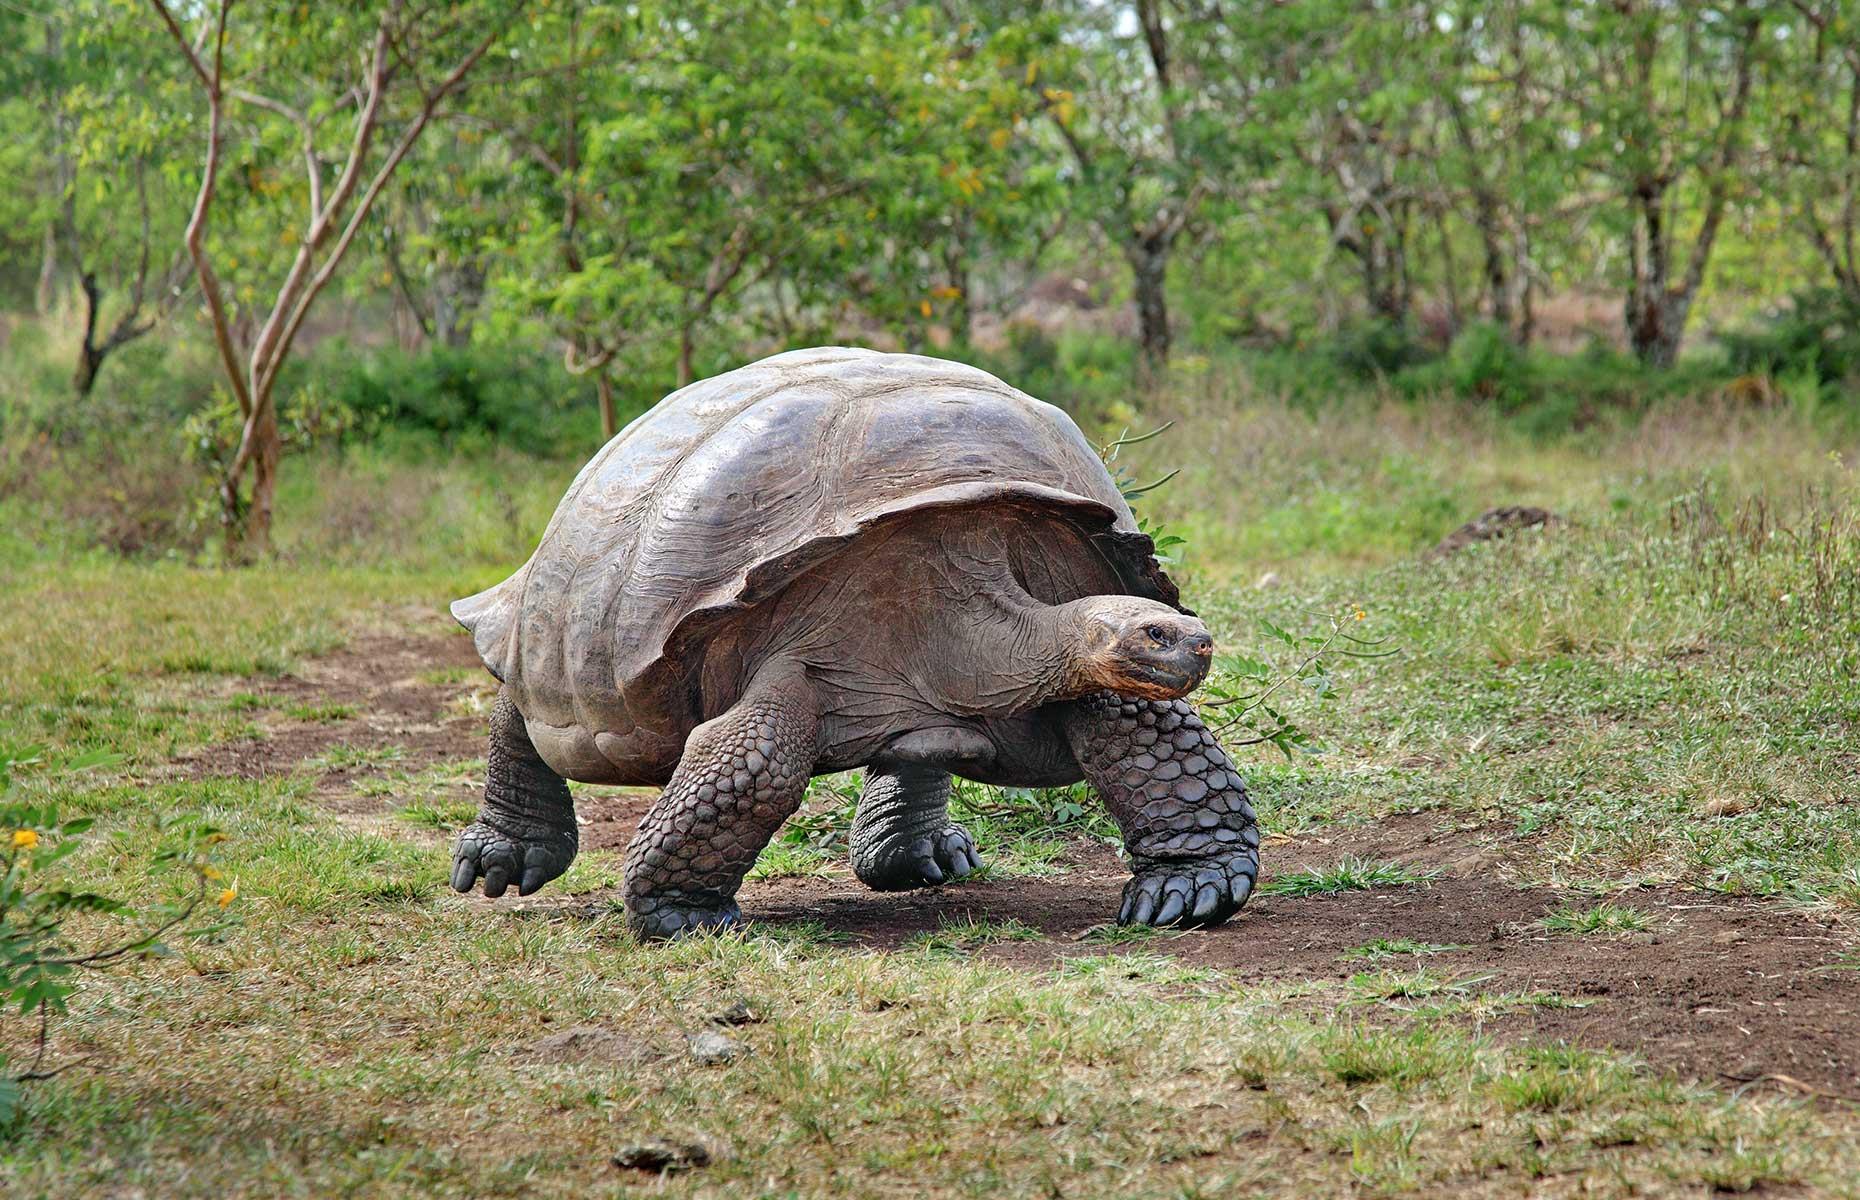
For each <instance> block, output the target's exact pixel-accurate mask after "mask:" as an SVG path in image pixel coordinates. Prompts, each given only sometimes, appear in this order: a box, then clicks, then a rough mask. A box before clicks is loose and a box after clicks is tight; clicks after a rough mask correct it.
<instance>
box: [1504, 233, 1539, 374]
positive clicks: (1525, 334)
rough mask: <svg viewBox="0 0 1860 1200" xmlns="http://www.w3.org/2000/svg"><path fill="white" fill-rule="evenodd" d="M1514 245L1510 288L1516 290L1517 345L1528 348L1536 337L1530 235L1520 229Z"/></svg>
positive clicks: (1535, 290)
mask: <svg viewBox="0 0 1860 1200" xmlns="http://www.w3.org/2000/svg"><path fill="white" fill-rule="evenodd" d="M1514 244H1515V246H1516V253H1517V258H1516V259H1515V260H1514V264H1515V267H1514V270H1513V271H1512V280H1513V281H1512V286H1513V287H1515V288H1516V289H1517V298H1518V345H1520V346H1529V345H1530V344H1531V342H1532V341H1534V340H1535V339H1536V337H1537V285H1536V281H1535V277H1534V276H1533V275H1532V274H1531V235H1530V234H1529V233H1528V232H1527V231H1526V230H1525V229H1524V228H1522V227H1520V228H1519V229H1518V233H1517V237H1516V238H1515V239H1514ZM1507 311H1509V301H1507Z"/></svg>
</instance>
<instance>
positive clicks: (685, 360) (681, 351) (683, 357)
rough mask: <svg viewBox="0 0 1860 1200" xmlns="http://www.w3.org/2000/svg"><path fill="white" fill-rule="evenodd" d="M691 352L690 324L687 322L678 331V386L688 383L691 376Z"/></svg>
mask: <svg viewBox="0 0 1860 1200" xmlns="http://www.w3.org/2000/svg"><path fill="white" fill-rule="evenodd" d="M691 354H692V336H691V326H690V325H689V324H687V325H685V326H684V327H683V328H681V329H680V330H679V331H678V386H679V387H684V386H685V385H686V384H688V383H690V382H691V380H692V378H693V375H692V372H691Z"/></svg>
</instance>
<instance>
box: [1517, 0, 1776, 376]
mask: <svg viewBox="0 0 1860 1200" xmlns="http://www.w3.org/2000/svg"><path fill="white" fill-rule="evenodd" d="M1542 17H1543V20H1544V21H1545V22H1546V25H1547V28H1548V30H1549V36H1550V37H1551V38H1552V40H1553V42H1554V49H1555V54H1554V56H1553V59H1552V61H1554V63H1555V64H1556V66H1557V68H1558V70H1559V73H1560V77H1559V79H1558V81H1557V82H1558V86H1559V87H1560V88H1561V90H1562V94H1563V95H1564V96H1565V97H1566V98H1567V100H1568V103H1569V104H1570V108H1571V113H1572V118H1573V119H1572V121H1571V127H1572V128H1573V129H1574V130H1575V131H1576V132H1577V134H1578V136H1579V138H1580V141H1579V144H1578V146H1577V148H1576V150H1575V161H1576V162H1577V163H1578V164H1580V166H1581V167H1582V168H1583V169H1584V170H1586V171H1587V172H1589V173H1590V174H1592V175H1593V176H1595V177H1597V178H1599V179H1600V180H1602V181H1603V182H1604V184H1605V186H1606V187H1607V189H1608V191H1609V192H1610V194H1611V197H1612V200H1613V204H1612V205H1611V218H1612V221H1613V224H1614V227H1615V228H1616V230H1617V232H1618V236H1620V237H1621V238H1622V239H1623V240H1624V242H1625V243H1626V250H1627V255H1626V257H1627V262H1628V277H1627V287H1626V293H1627V294H1626V297H1625V304H1624V314H1623V315H1624V317H1625V320H1626V325H1627V335H1628V345H1629V347H1630V348H1631V349H1632V350H1633V351H1634V353H1635V355H1636V356H1637V357H1639V358H1640V360H1641V361H1642V362H1645V363H1647V364H1648V365H1650V366H1661V367H1664V366H1670V365H1672V363H1673V361H1674V359H1675V358H1677V356H1678V353H1679V344H1680V340H1681V339H1682V338H1683V337H1684V336H1685V330H1686V323H1687V320H1688V318H1689V317H1690V315H1691V311H1692V304H1693V301H1694V300H1695V299H1697V297H1698V293H1699V289H1700V287H1701V286H1702V285H1703V284H1704V282H1705V277H1706V271H1707V269H1708V267H1709V266H1710V264H1711V256H1712V251H1713V249H1714V248H1715V246H1716V244H1717V241H1718V236H1719V233H1720V231H1721V229H1722V226H1723V223H1724V216H1725V210H1726V207H1727V205H1728V204H1730V202H1731V201H1732V199H1733V198H1734V197H1735V196H1738V195H1739V194H1741V193H1742V192H1743V191H1744V189H1746V188H1747V186H1748V178H1747V176H1746V175H1745V174H1744V172H1743V171H1742V168H1743V167H1744V166H1745V165H1746V162H1745V160H1746V157H1747V154H1748V152H1749V149H1750V145H1749V144H1750V131H1751V125H1752V124H1753V122H1752V117H1751V113H1752V104H1753V96H1754V94H1755V91H1756V89H1757V86H1758V82H1759V64H1760V60H1762V59H1763V57H1764V56H1765V55H1766V54H1767V53H1769V41H1770V39H1767V38H1765V37H1764V36H1763V35H1764V31H1765V29H1766V28H1767V27H1768V25H1769V24H1770V21H1771V16H1770V9H1769V6H1767V5H1764V4H1761V3H1757V2H1756V0H1731V2H1730V3H1688V4H1679V5H1669V4H1661V3H1655V2H1653V0H1608V2H1607V3H1603V2H1601V0H1591V2H1586V3H1581V4H1570V5H1559V6H1552V7H1550V8H1547V9H1545V10H1544V12H1543V14H1542ZM1688 223H1689V224H1690V225H1691V232H1690V236H1687V235H1686V234H1685V232H1684V226H1685V225H1687V224H1688Z"/></svg>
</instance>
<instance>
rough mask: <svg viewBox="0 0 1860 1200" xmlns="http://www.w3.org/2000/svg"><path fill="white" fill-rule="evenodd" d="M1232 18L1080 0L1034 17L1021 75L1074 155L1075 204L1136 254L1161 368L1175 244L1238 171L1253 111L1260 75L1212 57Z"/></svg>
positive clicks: (1145, 316)
mask: <svg viewBox="0 0 1860 1200" xmlns="http://www.w3.org/2000/svg"><path fill="white" fill-rule="evenodd" d="M1231 28H1232V24H1231V19H1230V18H1228V17H1226V16H1224V15H1223V14H1222V13H1221V11H1220V10H1219V9H1218V8H1217V7H1214V6H1205V7H1204V6H1201V5H1194V4H1183V5H1181V6H1179V8H1178V7H1175V6H1171V5H1169V4H1167V3H1166V2H1165V0H1139V2H1138V3H1137V4H1136V5H1135V7H1134V10H1127V9H1125V8H1124V7H1123V6H1121V5H1105V4H1098V3H1094V2H1092V0H1073V2H1070V3H1063V4H1058V5H1053V6H1051V7H1048V8H1046V9H1044V18H1043V19H1038V20H1035V21H1033V22H1031V23H1030V30H1031V31H1032V33H1033V34H1034V36H1035V37H1037V38H1038V39H1039V41H1038V42H1036V43H1035V44H1034V45H1033V47H1031V48H1030V52H1029V55H1028V58H1027V61H1026V63H1025V66H1024V68H1023V79H1024V81H1025V84H1026V86H1027V87H1028V88H1029V89H1031V90H1033V91H1034V92H1035V93H1036V94H1037V96H1038V98H1039V102H1040V105H1041V109H1042V111H1043V112H1044V113H1045V114H1046V116H1047V118H1048V119H1049V121H1050V123H1051V127H1052V130H1053V133H1054V135H1055V137H1056V138H1057V139H1058V141H1059V143H1060V144H1061V145H1062V146H1063V147H1064V153H1066V154H1067V155H1068V156H1069V157H1070V159H1071V163H1072V176H1071V196H1070V201H1071V205H1072V207H1073V210H1074V211H1075V212H1077V213H1079V214H1080V215H1082V216H1083V217H1084V218H1085V219H1086V220H1088V221H1090V222H1091V224H1092V225H1093V226H1094V227H1095V228H1096V229H1097V230H1098V232H1099V233H1100V235H1101V236H1103V237H1104V239H1105V240H1106V241H1107V242H1109V243H1111V244H1112V245H1113V246H1115V247H1116V248H1117V249H1118V251H1119V252H1120V253H1121V254H1122V255H1123V258H1124V261H1125V262H1126V263H1127V264H1128V265H1129V268H1130V274H1131V283H1132V289H1133V292H1134V294H1135V299H1136V308H1137V324H1138V339H1139V342H1140V345H1141V348H1142V354H1143V360H1144V363H1145V364H1146V366H1147V368H1148V369H1151V370H1155V369H1158V368H1160V367H1161V366H1162V365H1163V364H1165V363H1166V362H1167V361H1168V358H1169V350H1170V343H1171V329H1170V320H1169V297H1168V282H1169V263H1170V258H1171V255H1172V254H1173V253H1174V251H1175V248H1176V245H1177V243H1178V241H1179V240H1180V239H1181V238H1182V236H1183V235H1184V234H1185V233H1186V232H1187V231H1189V229H1190V228H1191V227H1192V226H1193V224H1194V222H1195V221H1196V219H1197V218H1198V217H1199V216H1200V214H1201V210H1202V206H1203V205H1204V204H1205V203H1206V202H1207V201H1208V199H1209V198H1210V197H1211V196H1212V195H1214V194H1215V193H1216V192H1218V191H1220V190H1221V189H1222V188H1223V187H1225V186H1227V185H1228V183H1229V182H1230V180H1229V178H1228V176H1227V174H1226V172H1227V171H1228V170H1229V168H1230V165H1231V162H1232V159H1233V156H1234V154H1233V146H1232V139H1233V138H1234V136H1235V134H1236V133H1239V132H1241V131H1242V130H1243V127H1244V123H1245V121H1246V112H1245V109H1244V103H1243V101H1244V98H1245V97H1246V96H1247V95H1248V94H1249V87H1250V82H1251V81H1249V80H1248V79H1247V78H1246V77H1245V76H1244V75H1242V74H1240V73H1238V72H1235V71H1233V70H1232V69H1231V63H1228V64H1222V63H1221V62H1220V61H1219V60H1218V59H1215V58H1212V57H1211V56H1212V54H1213V52H1214V51H1215V49H1216V48H1217V47H1221V46H1224V45H1231V44H1232V43H1231V41H1229V38H1228V35H1229V31H1230V30H1231ZM1210 62H1212V64H1213V66H1214V69H1215V73H1217V74H1218V79H1219V82H1220V83H1221V84H1222V85H1224V86H1223V88H1222V90H1221V91H1219V92H1218V93H1217V92H1216V90H1215V89H1214V88H1213V87H1211V86H1210V85H1211V84H1212V83H1213V82H1215V80H1214V79H1213V78H1211V73H1210V71H1208V70H1206V69H1204V67H1206V66H1207V65H1208V64H1210ZM1223 65H1225V66H1226V67H1227V68H1228V69H1226V70H1225V71H1222V70H1221V67H1222V66H1223Z"/></svg>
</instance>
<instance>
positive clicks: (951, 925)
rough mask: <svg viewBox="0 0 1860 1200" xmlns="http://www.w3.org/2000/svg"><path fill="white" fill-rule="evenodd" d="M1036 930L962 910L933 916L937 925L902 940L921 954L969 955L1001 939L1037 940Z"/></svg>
mask: <svg viewBox="0 0 1860 1200" xmlns="http://www.w3.org/2000/svg"><path fill="white" fill-rule="evenodd" d="M1039 940H1041V939H1040V931H1039V930H1037V929H1032V928H1029V927H1028V926H1026V925H1024V924H1022V923H1021V922H1019V921H1016V920H1013V919H1011V918H1010V919H1008V920H1005V921H991V920H988V919H987V918H985V917H976V916H973V915H971V914H968V913H964V914H963V915H962V916H959V917H951V916H947V915H946V916H942V917H939V918H938V919H937V927H936V928H935V929H933V930H928V931H926V932H924V933H919V934H915V935H913V936H912V937H910V938H909V939H907V940H906V941H905V943H904V948H905V949H907V950H920V951H922V952H924V953H925V954H955V955H963V954H971V953H973V952H975V951H977V950H980V949H982V948H983V947H986V946H997V945H1000V944H1001V943H1002V942H1037V941H1039Z"/></svg>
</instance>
